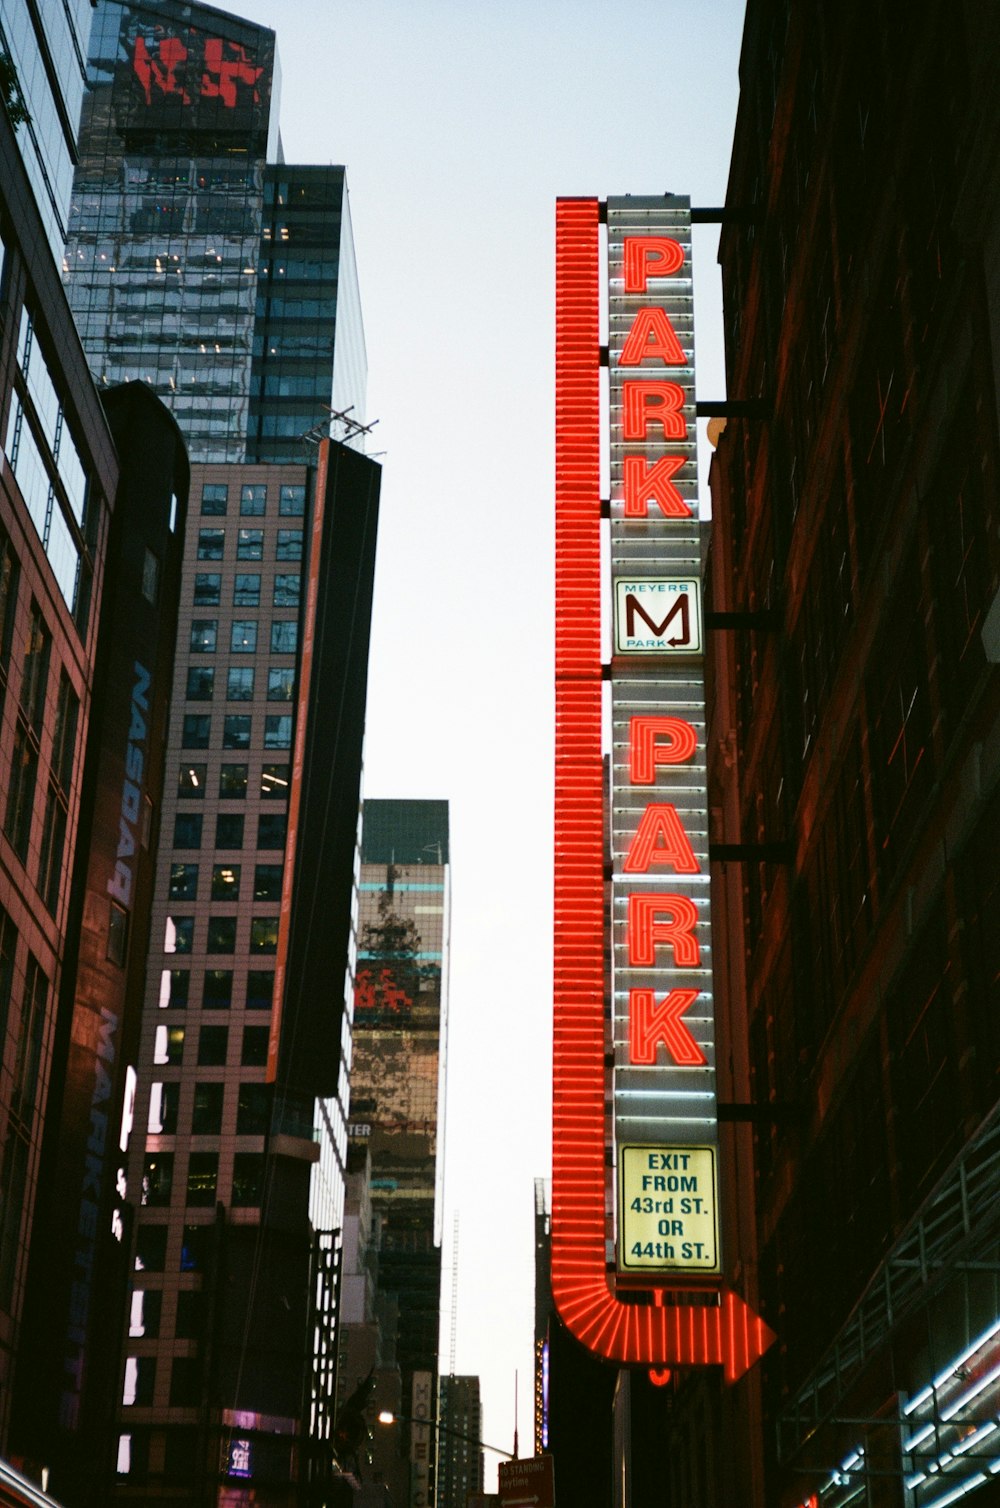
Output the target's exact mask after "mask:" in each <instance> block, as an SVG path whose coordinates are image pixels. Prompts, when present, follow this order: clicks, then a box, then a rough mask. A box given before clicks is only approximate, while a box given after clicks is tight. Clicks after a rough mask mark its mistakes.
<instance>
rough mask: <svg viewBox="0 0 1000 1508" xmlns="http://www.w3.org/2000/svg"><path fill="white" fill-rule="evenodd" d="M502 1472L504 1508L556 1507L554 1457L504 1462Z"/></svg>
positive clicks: (501, 1501) (500, 1471) (502, 1462)
mask: <svg viewBox="0 0 1000 1508" xmlns="http://www.w3.org/2000/svg"><path fill="white" fill-rule="evenodd" d="M497 1470H498V1478H499V1480H498V1486H499V1489H500V1508H555V1502H556V1489H555V1476H554V1473H553V1459H552V1457H551V1456H526V1457H525V1459H524V1460H521V1461H501V1462H500V1465H499V1467H498V1468H497Z"/></svg>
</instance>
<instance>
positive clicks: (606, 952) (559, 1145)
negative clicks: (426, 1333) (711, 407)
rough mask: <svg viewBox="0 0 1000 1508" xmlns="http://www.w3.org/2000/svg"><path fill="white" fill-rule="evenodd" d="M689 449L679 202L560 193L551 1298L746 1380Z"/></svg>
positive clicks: (656, 1360)
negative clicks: (732, 1258) (726, 1123)
mask: <svg viewBox="0 0 1000 1508" xmlns="http://www.w3.org/2000/svg"><path fill="white" fill-rule="evenodd" d="M602 219H604V220H606V224H607V233H606V246H607V251H606V256H607V269H606V271H607V277H606V284H607V294H606V297H607V327H608V349H607V364H608V368H609V372H608V376H609V384H608V386H609V403H608V411H607V416H606V418H605V419H604V423H603V426H602V416H601V399H600V392H601V349H600V314H601V308H600V304H601V276H600V272H601V269H600V258H601V255H602V252H601V240H602V235H601V228H600V227H601V221H602ZM602 429H603V433H602ZM695 443H696V436H695V396H694V317H693V303H692V281H691V211H690V204H689V201H688V200H687V199H686V198H681V197H678V196H674V195H666V196H663V197H660V198H655V199H653V198H637V197H632V196H630V197H626V198H618V199H609V200H608V201H607V206H606V211H605V212H604V213H603V214H602V207H601V206H600V205H599V203H598V201H597V200H596V199H566V200H560V201H559V203H558V205H557V211H556V810H555V969H554V1047H553V1171H552V1288H553V1296H554V1298H555V1301H556V1304H557V1307H558V1309H559V1312H560V1314H561V1316H562V1318H563V1320H564V1321H565V1323H566V1324H567V1326H568V1327H569V1329H570V1330H571V1331H572V1332H573V1334H574V1335H576V1336H577V1337H578V1339H580V1340H581V1341H583V1342H584V1344H586V1345H588V1346H589V1347H590V1348H591V1349H592V1350H594V1351H596V1352H597V1353H598V1354H600V1355H602V1356H604V1357H606V1358H608V1359H609V1360H614V1361H619V1362H632V1363H643V1364H649V1365H651V1366H655V1367H663V1366H683V1365H711V1364H719V1365H722V1366H723V1367H724V1368H725V1372H726V1376H727V1377H728V1378H729V1379H730V1380H733V1379H735V1378H736V1377H738V1376H740V1375H741V1374H742V1373H743V1372H744V1371H745V1370H746V1369H747V1367H749V1366H750V1365H751V1364H752V1363H753V1362H754V1361H756V1359H757V1358H758V1357H759V1356H760V1355H761V1353H762V1352H763V1350H764V1349H765V1348H766V1346H767V1345H768V1344H769V1343H770V1340H771V1339H772V1336H771V1332H770V1331H769V1330H768V1328H767V1326H766V1325H764V1324H763V1322H762V1321H761V1320H759V1319H758V1318H757V1317H756V1315H754V1314H753V1313H752V1312H751V1311H750V1310H749V1309H748V1307H747V1306H746V1304H745V1303H744V1302H743V1300H742V1299H741V1298H739V1297H738V1296H737V1295H736V1294H734V1293H733V1292H732V1291H731V1290H729V1289H727V1288H725V1287H724V1285H723V1284H722V1280H721V1271H722V1263H721V1255H720V1250H719V1195H718V1123H717V1114H716V1092H715V1026H714V1009H713V999H712V972H711V935H710V930H711V919H710V914H709V873H708V805H707V789H706V760H705V693H704V680H703V671H702V660H703V651H704V632H703V622H704V619H703V612H702V603H701V545H702V522H701V519H700V515H699V504H698V483H697V469H696V449H695ZM602 450H603V451H605V453H606V455H607V458H608V462H609V470H610V500H609V501H608V502H606V503H602V499H601V461H602ZM602 518H609V520H610V524H609V529H610V534H609V544H608V545H607V546H606V547H605V549H604V551H603V552H602V537H601V536H602V522H601V521H602ZM602 620H603V621H607V623H608V624H609V627H610V636H609V637H610V645H611V656H610V661H609V662H608V663H607V664H606V663H605V662H604V657H603V652H602ZM606 684H607V686H608V690H609V692H610V702H608V701H607V700H606V693H605V689H604V688H605V685H606ZM605 729H610V747H605ZM606 764H607V766H608V768H609V771H610V778H609V785H606V783H605V766H606ZM609 1074H610V1080H611V1082H610V1086H609V1081H608V1080H609ZM609 1087H610V1089H611V1095H610V1098H611V1117H610V1123H609V1120H608V1118H607V1116H606V1108H605V1106H606V1100H607V1098H608V1090H609ZM609 1141H610V1142H612V1143H613V1147H614V1157H613V1159H612V1163H613V1169H614V1196H615V1197H614V1199H613V1200H612V1199H611V1185H610V1182H609V1179H610V1175H611V1171H612V1170H611V1168H610V1167H609V1165H608V1158H607V1155H606V1152H607V1147H608V1144H609ZM611 1208H613V1209H614V1217H613V1220H612V1221H611V1222H610V1228H609V1219H608V1214H607V1211H608V1210H609V1209H611Z"/></svg>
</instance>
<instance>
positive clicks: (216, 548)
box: [198, 529, 226, 560]
mask: <svg viewBox="0 0 1000 1508" xmlns="http://www.w3.org/2000/svg"><path fill="white" fill-rule="evenodd" d="M225 547H226V531H225V529H201V530H199V532H198V559H199V560H221V559H222V555H223V551H224V550H225Z"/></svg>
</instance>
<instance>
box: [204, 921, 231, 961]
mask: <svg viewBox="0 0 1000 1508" xmlns="http://www.w3.org/2000/svg"><path fill="white" fill-rule="evenodd" d="M206 951H207V952H209V953H235V952H236V917H235V916H210V917H209V919H208V943H207V948H206Z"/></svg>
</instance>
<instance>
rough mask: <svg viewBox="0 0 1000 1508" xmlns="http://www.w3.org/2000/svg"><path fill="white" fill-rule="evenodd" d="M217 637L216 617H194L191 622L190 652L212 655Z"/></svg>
mask: <svg viewBox="0 0 1000 1508" xmlns="http://www.w3.org/2000/svg"><path fill="white" fill-rule="evenodd" d="M218 637H219V620H218V618H195V619H194V620H193V621H192V623H191V653H192V654H194V655H214V654H215V646H216V643H217V641H218Z"/></svg>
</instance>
